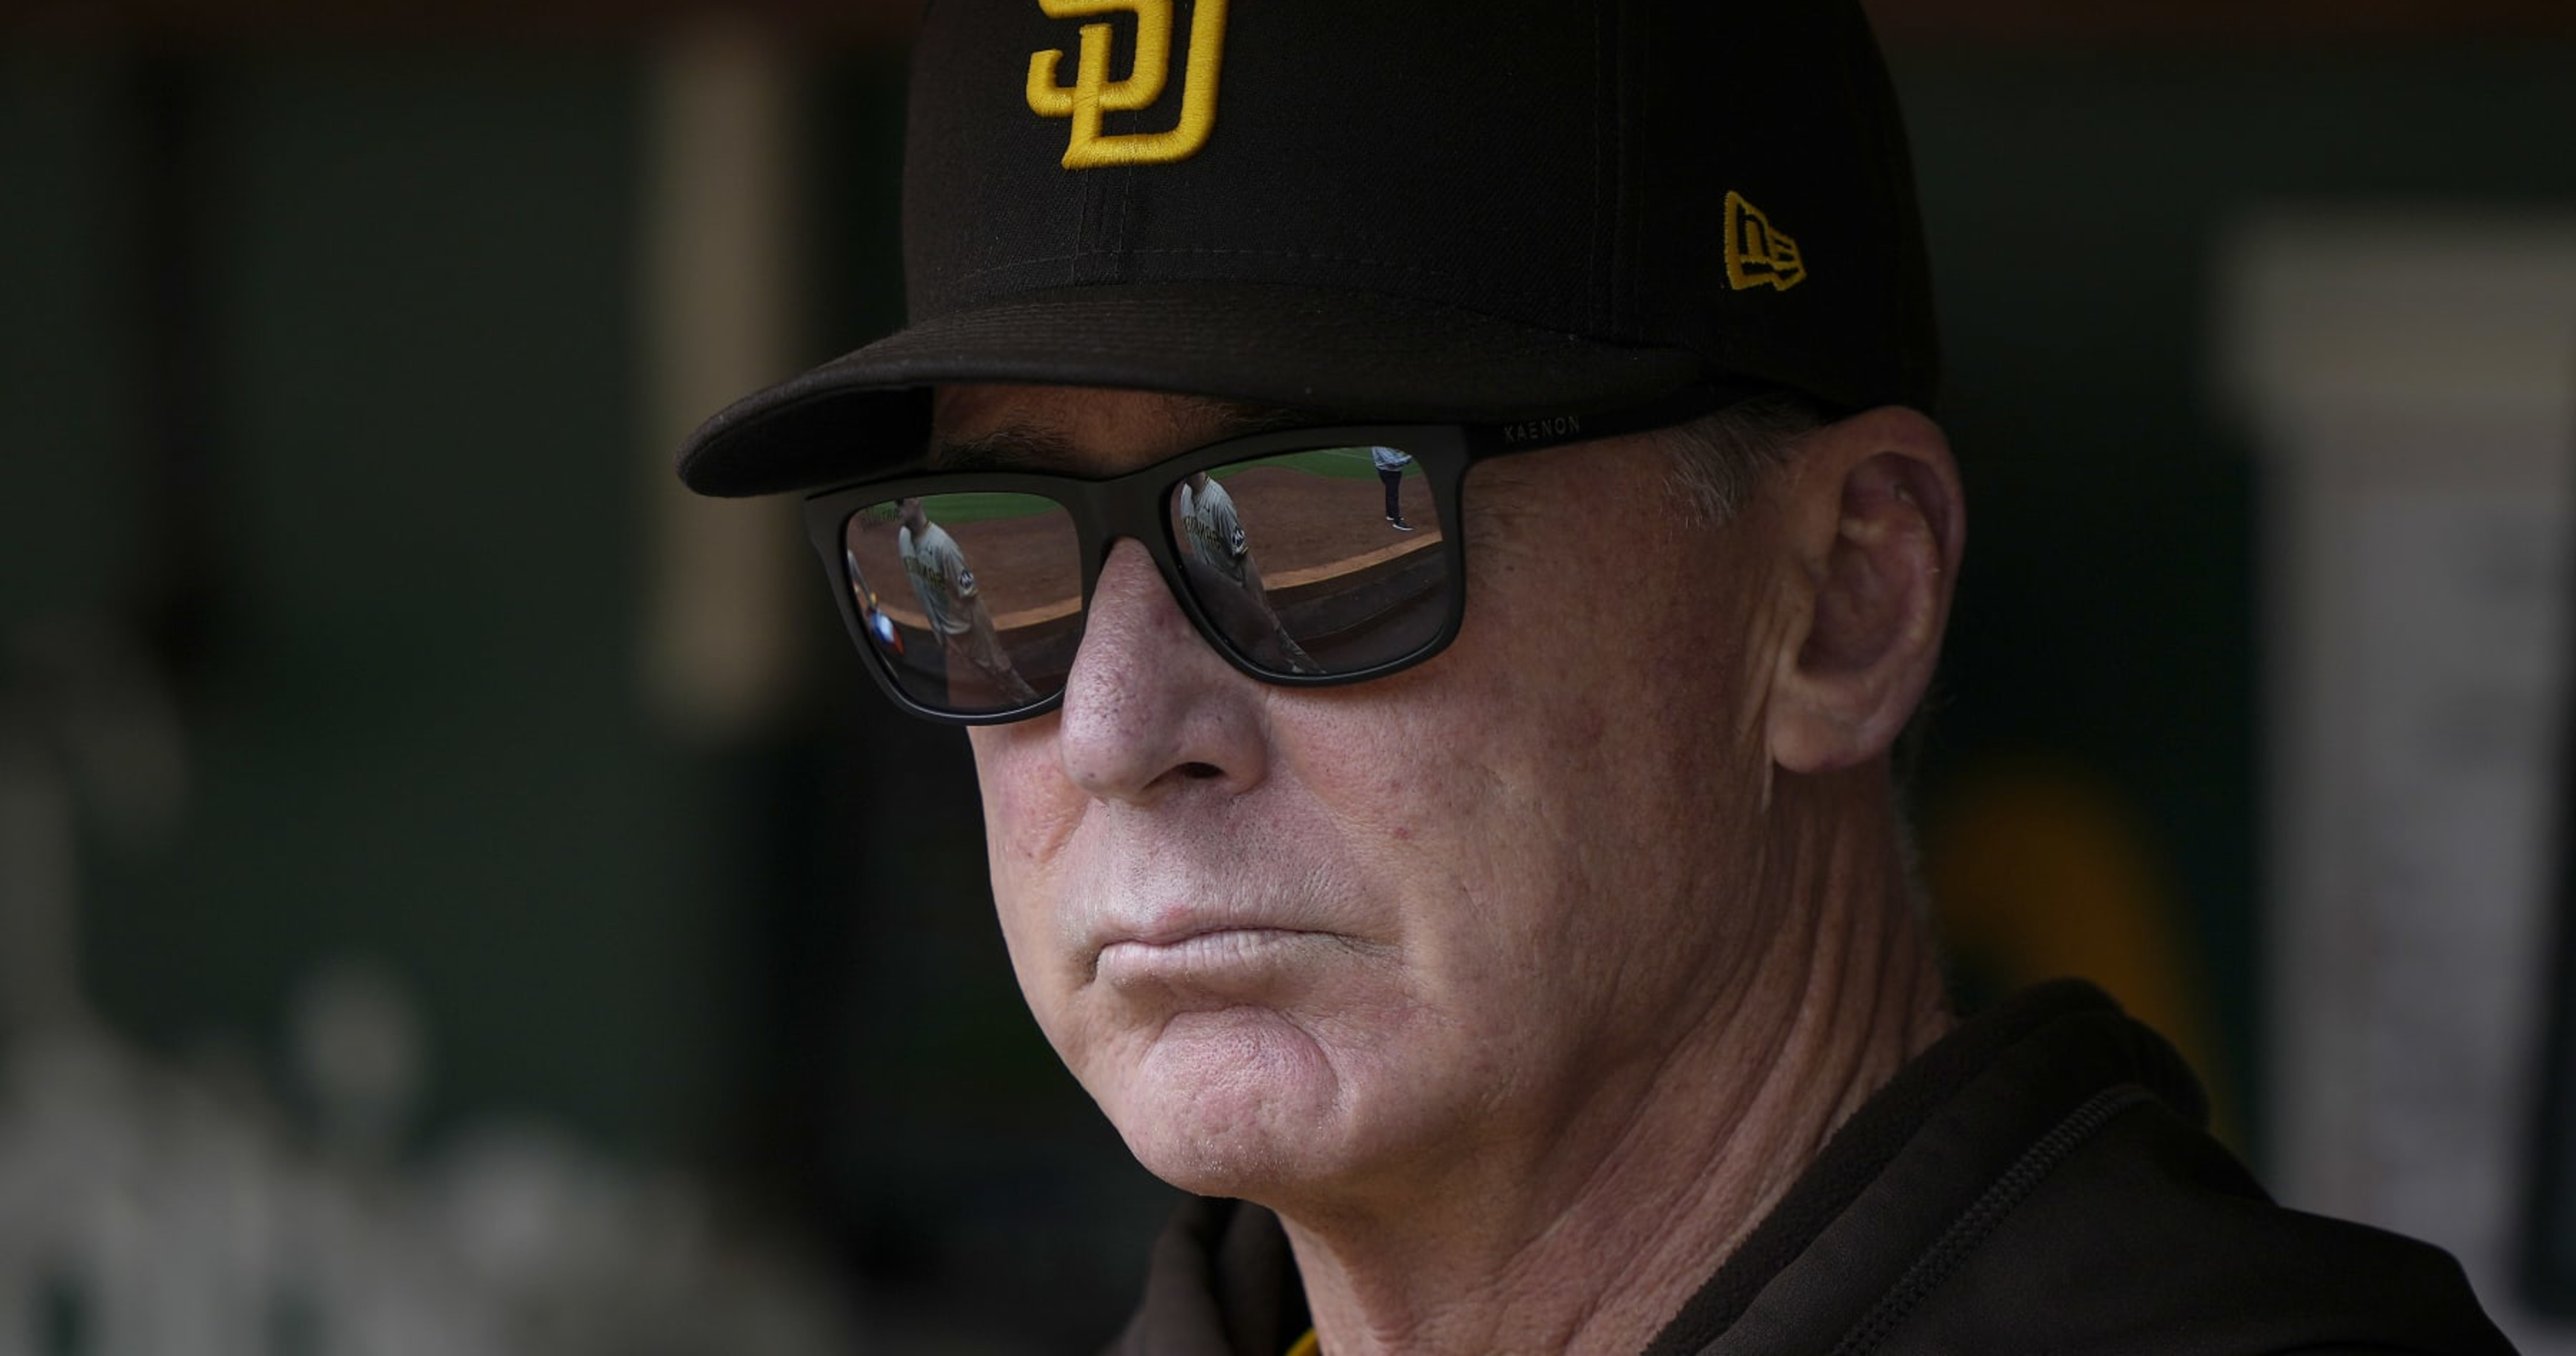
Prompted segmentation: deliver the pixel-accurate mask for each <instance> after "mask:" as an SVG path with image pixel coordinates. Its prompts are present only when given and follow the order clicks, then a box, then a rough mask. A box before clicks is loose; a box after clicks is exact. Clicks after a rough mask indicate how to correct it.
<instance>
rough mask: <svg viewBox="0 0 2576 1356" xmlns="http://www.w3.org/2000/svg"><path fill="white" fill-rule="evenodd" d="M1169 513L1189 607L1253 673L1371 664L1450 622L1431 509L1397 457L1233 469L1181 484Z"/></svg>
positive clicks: (1415, 477)
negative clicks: (1203, 616) (1193, 602)
mask: <svg viewBox="0 0 2576 1356" xmlns="http://www.w3.org/2000/svg"><path fill="white" fill-rule="evenodd" d="M1169 504H1170V513H1171V520H1172V540H1173V542H1174V543H1175V545H1176V546H1177V547H1178V549H1179V555H1180V557H1181V564H1182V572H1183V574H1184V575H1185V576H1186V578H1187V579H1188V581H1189V587H1190V592H1191V595H1192V596H1193V597H1194V598H1196V599H1197V601H1198V604H1199V610H1200V611H1201V612H1203V613H1205V614H1206V615H1207V617H1208V620H1209V621H1210V623H1211V624H1212V625H1213V626H1214V627H1215V628H1216V629H1217V630H1218V631H1219V632H1221V633H1222V634H1223V635H1224V636H1225V637H1226V640H1227V641H1228V643H1230V644H1231V645H1232V646H1233V647H1234V649H1235V650H1236V652H1237V653H1239V654H1241V655H1243V656H1244V657H1246V658H1247V659H1249V660H1251V661H1252V663H1254V664H1256V665H1258V666H1260V667H1262V668H1265V669H1269V670H1272V671H1274V672H1280V673H1313V674H1327V673H1349V672H1353V671H1355V670H1359V669H1365V668H1369V667H1371V666H1373V665H1377V664H1383V663H1387V662H1389V661H1391V660H1395V659H1400V658H1402V657H1404V656H1405V655H1408V654H1410V653H1412V652H1413V651H1415V650H1418V649H1420V648H1421V647H1422V646H1424V645H1426V644H1428V643H1430V641H1431V640H1432V638H1433V637H1435V636H1437V635H1438V634H1439V632H1440V628H1441V625H1442V623H1443V621H1445V620H1446V618H1447V614H1448V607H1449V579H1448V558H1447V554H1446V553H1445V552H1444V551H1443V550H1442V549H1441V545H1440V541H1441V537H1440V513H1439V509H1438V507H1437V506H1436V505H1434V504H1433V502H1432V496H1431V483H1430V480H1429V478H1428V477H1426V476H1425V475H1424V474H1423V473H1422V468H1421V466H1420V465H1419V464H1418V463H1416V462H1415V461H1414V460H1413V458H1412V457H1410V456H1409V455H1407V454H1406V453H1404V452H1402V451H1400V450H1398V449H1395V448H1386V447H1325V448H1313V449H1309V450H1305V451H1298V452H1283V453H1278V454H1275V455H1272V456H1266V457H1255V458H1251V459H1248V460H1245V461H1240V462H1234V463H1231V464H1228V465H1225V466H1219V467H1215V468H1213V469H1212V470H1209V471H1205V472H1200V473H1197V474H1193V475H1191V476H1190V477H1189V478H1187V479H1186V480H1184V481H1182V482H1181V483H1180V484H1178V485H1176V486H1174V487H1173V488H1172V492H1171V498H1170V501H1169Z"/></svg>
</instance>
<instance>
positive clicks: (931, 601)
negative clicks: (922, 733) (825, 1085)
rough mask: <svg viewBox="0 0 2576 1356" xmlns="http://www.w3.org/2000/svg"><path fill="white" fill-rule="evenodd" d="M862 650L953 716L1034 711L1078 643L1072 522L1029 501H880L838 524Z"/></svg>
mask: <svg viewBox="0 0 2576 1356" xmlns="http://www.w3.org/2000/svg"><path fill="white" fill-rule="evenodd" d="M841 546H842V550H843V551H844V552H845V553H846V554H847V559H848V564H849V571H850V588H851V590H852V592H853V595H854V596H853V598H852V600H851V601H852V602H853V603H855V604H856V605H857V608H858V612H859V620H860V623H861V624H862V627H863V629H864V630H865V631H866V636H865V639H864V643H865V644H866V645H867V646H868V648H870V649H873V650H874V651H875V652H876V654H877V656H878V657H879V658H880V659H882V660H884V661H885V665H886V669H887V671H888V672H890V673H892V674H893V675H894V678H895V682H896V683H897V684H899V685H900V686H901V687H902V688H903V690H904V692H905V694H906V695H908V696H910V697H911V698H912V699H913V700H914V701H916V702H919V703H921V704H922V705H923V706H926V707H930V708H932V709H934V710H938V711H945V712H949V713H952V714H955V715H970V716H971V715H989V714H991V713H994V712H998V711H1010V710H1016V709H1018V708H1020V707H1025V706H1032V705H1035V704H1036V703H1037V702H1039V701H1040V700H1043V699H1044V698H1046V697H1048V696H1051V695H1053V694H1054V693H1056V692H1058V691H1060V690H1062V689H1063V687H1064V680H1065V674H1066V673H1067V672H1069V671H1070V670H1071V669H1072V667H1073V652H1074V647H1075V646H1076V645H1077V644H1079V643H1080V642H1081V640H1082V559H1081V547H1080V544H1079V541H1078V539H1077V537H1076V535H1075V532H1074V527H1073V516H1072V515H1071V514H1070V513H1068V512H1066V511H1065V508H1064V506H1063V505H1061V504H1058V503H1056V502H1055V501H1054V500H1052V499H1048V498H1045V497H1043V496H1040V495H1033V494H993V493H969V494H930V495H923V496H921V497H919V498H917V499H890V500H887V501H885V502H883V503H876V504H870V505H868V506H867V507H865V508H862V509H860V510H859V511H858V512H856V513H853V514H851V515H850V516H849V518H848V519H847V520H846V521H844V522H843V523H842V525H841Z"/></svg>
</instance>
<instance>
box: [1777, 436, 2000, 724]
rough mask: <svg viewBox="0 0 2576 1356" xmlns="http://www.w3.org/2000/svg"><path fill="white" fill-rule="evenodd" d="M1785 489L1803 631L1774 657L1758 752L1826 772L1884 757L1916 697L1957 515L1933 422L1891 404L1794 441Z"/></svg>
mask: <svg viewBox="0 0 2576 1356" xmlns="http://www.w3.org/2000/svg"><path fill="white" fill-rule="evenodd" d="M1789 496H1790V502H1789V503H1788V504H1787V505H1785V506H1784V507H1785V511H1786V513H1787V514H1788V523H1789V529H1790V544H1791V549H1792V550H1793V551H1794V552H1796V553H1797V555H1798V561H1797V563H1798V565H1799V566H1800V567H1801V570H1800V577H1802V578H1803V580H1804V582H1805V584H1806V590H1805V592H1804V595H1803V596H1802V597H1801V598H1800V599H1799V600H1797V602H1796V603H1795V604H1794V606H1795V607H1796V608H1797V609H1798V611H1799V613H1800V620H1801V621H1802V622H1803V623H1804V625H1803V627H1802V628H1800V629H1799V630H1798V632H1797V634H1796V635H1794V636H1793V637H1792V638H1791V639H1790V641H1789V643H1787V644H1785V645H1784V646H1783V647H1782V649H1781V652H1780V653H1779V655H1778V656H1777V659H1776V661H1775V662H1776V665H1777V668H1776V671H1775V673H1774V681H1773V688H1772V703H1771V708H1770V714H1769V726H1770V729H1769V734H1770V742H1771V757H1772V760H1773V761H1774V762H1775V763H1777V764H1778V765H1779V766H1780V767H1782V768H1783V769H1785V770H1787V771H1790V772H1802V773H1816V772H1830V771H1833V770H1835V769H1838V768H1844V767H1851V766H1854V765H1857V764H1860V763H1865V762H1868V761H1870V760H1871V759H1874V758H1877V757H1880V756H1881V755H1883V754H1885V753H1886V752H1887V750H1888V747H1889V746H1890V745H1891V744H1893V743H1894V742H1895V740H1896V735H1897V732H1898V731H1900V730H1902V729H1903V728H1904V727H1905V722H1906V720H1907V719H1908V718H1909V717H1911V716H1912V715H1913V713H1914V708H1915V706H1916V705H1917V704H1918V703H1919V702H1921V700H1922V698H1923V692H1924V689H1925V688H1926V687H1928V686H1929V685H1930V683H1931V680H1932V671H1933V668H1934V666H1935V665H1936V664H1937V662H1938V661H1939V658H1940V651H1941V636H1942V632H1943V630H1944V629H1945V628H1946V627H1947V625H1948V622H1949V614H1950V596H1951V587H1952V583H1953V581H1954V580H1955V578H1956V576H1957V572H1958V560H1959V548H1960V546H1961V544H1962V539H1963V537H1964V536H1965V526H1966V518H1965V513H1964V511H1963V508H1962V504H1961V501H1960V495H1959V476H1958V470H1957V467H1956V465H1955V464H1954V463H1953V462H1952V461H1951V459H1950V449H1949V444H1948V442H1947V441H1946V440H1945V439H1944V438H1943V437H1942V436H1941V430H1940V429H1939V428H1938V427H1937V426H1935V425H1934V424H1933V423H1932V421H1931V420H1929V419H1927V418H1925V417H1924V416H1922V415H1921V414H1918V413H1916V412H1914V411H1912V410H1907V409H1898V408H1893V407H1891V408H1886V409H1878V410H1872V411H1870V412H1868V413H1866V414H1860V415H1855V416H1853V417H1852V418H1850V419H1846V420H1844V421H1842V422H1841V423H1838V424H1835V425H1832V426H1831V427H1828V428H1825V429H1820V430H1818V431H1817V432H1815V433H1813V434H1810V435H1808V437H1807V438H1806V439H1804V440H1802V442H1801V444H1800V455H1799V461H1798V465H1797V470H1796V472H1795V473H1794V474H1793V479H1792V481H1791V483H1790V486H1789Z"/></svg>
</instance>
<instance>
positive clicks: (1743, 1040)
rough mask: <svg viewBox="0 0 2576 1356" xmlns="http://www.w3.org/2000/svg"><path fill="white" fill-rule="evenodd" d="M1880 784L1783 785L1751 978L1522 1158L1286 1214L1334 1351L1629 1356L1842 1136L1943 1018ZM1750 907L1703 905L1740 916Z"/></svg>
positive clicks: (1464, 1160)
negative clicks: (1363, 1199)
mask: <svg viewBox="0 0 2576 1356" xmlns="http://www.w3.org/2000/svg"><path fill="white" fill-rule="evenodd" d="M1885 785H1886V784H1885V780H1884V776H1883V774H1880V775H1878V776H1876V777H1874V778H1873V777H1872V776H1870V775H1867V774H1865V773H1862V774H1844V775H1838V776H1836V777H1829V778H1820V779H1793V780H1792V781H1789V782H1784V783H1783V784H1782V785H1781V788H1780V795H1779V798H1778V803H1776V804H1775V805H1774V806H1773V807H1772V813H1773V814H1774V815H1775V816H1777V818H1776V819H1775V826H1776V827H1779V828H1781V829H1784V830H1787V831H1786V832H1782V833H1779V834H1776V835H1774V836H1773V837H1772V839H1771V847H1772V851H1771V852H1770V853H1769V855H1768V856H1767V857H1766V858H1765V859H1764V860H1762V861H1760V862H1759V863H1758V864H1756V865H1755V866H1754V867H1753V869H1752V870H1751V871H1750V872H1749V873H1748V874H1749V877H1750V879H1749V880H1747V881H1746V882H1743V884H1744V885H1745V886H1746V887H1748V888H1750V889H1752V890H1755V891H1758V892H1760V896H1761V898H1762V899H1763V900H1764V901H1765V902H1766V903H1765V906H1766V907H1770V908H1773V909H1775V910H1777V916H1778V917H1779V918H1780V920H1781V923H1780V925H1779V926H1778V927H1776V928H1774V929H1773V930H1772V932H1771V934H1770V936H1769V937H1768V939H1767V944H1766V945H1765V946H1764V947H1763V954H1762V955H1761V956H1760V958H1759V961H1758V962H1757V963H1756V964H1755V965H1753V966H1751V967H1748V968H1746V969H1743V970H1731V971H1730V973H1731V974H1733V975H1735V976H1737V977H1738V978H1739V979H1741V978H1742V977H1743V976H1746V975H1749V976H1750V978H1751V982H1750V983H1749V984H1743V983H1738V984H1737V985H1736V986H1735V987H1734V991H1731V992H1724V993H1712V994H1710V995H1708V996H1707V1001H1706V1003H1705V1004H1704V1006H1703V1007H1702V1008H1701V1009H1700V1010H1699V1011H1696V1012H1690V1013H1677V1014H1676V1019H1677V1020H1676V1022H1675V1025H1674V1029H1673V1030H1672V1032H1671V1033H1670V1037H1669V1039H1668V1040H1666V1041H1664V1042H1663V1043H1662V1044H1661V1045H1660V1046H1658V1047H1657V1048H1656V1049H1655V1050H1653V1051H1651V1052H1649V1053H1648V1054H1647V1055H1646V1056H1645V1057H1643V1058H1640V1059H1637V1060H1635V1061H1632V1062H1630V1063H1629V1064H1627V1065H1626V1066H1624V1067H1622V1068H1621V1069H1619V1070H1617V1071H1615V1072H1614V1073H1613V1074H1612V1075H1611V1076H1609V1077H1608V1078H1606V1079H1605V1087H1604V1090H1603V1095H1602V1096H1601V1097H1599V1098H1597V1099H1595V1102H1594V1104H1593V1105H1591V1106H1589V1107H1587V1109H1586V1111H1585V1112H1584V1114H1583V1115H1582V1116H1581V1117H1579V1118H1578V1119H1577V1121H1576V1122H1574V1123H1572V1124H1570V1125H1568V1126H1566V1127H1564V1128H1563V1132H1562V1133H1558V1134H1553V1135H1550V1136H1547V1137H1545V1138H1546V1139H1547V1140H1548V1142H1547V1143H1544V1144H1540V1145H1536V1146H1534V1147H1532V1148H1531V1149H1530V1151H1529V1152H1527V1153H1522V1154H1509V1155H1507V1154H1498V1153H1478V1154H1462V1155H1459V1156H1457V1157H1458V1159H1459V1161H1456V1162H1444V1163H1439V1164H1426V1165H1425V1171H1424V1174H1423V1177H1422V1179H1421V1180H1420V1182H1419V1183H1418V1185H1419V1186H1420V1187H1421V1188H1422V1189H1420V1190H1417V1191H1412V1192H1408V1193H1407V1194H1406V1199H1405V1200H1404V1201H1403V1202H1402V1203H1401V1205H1400V1207H1398V1208H1391V1209H1390V1208H1379V1209H1365V1208H1354V1207H1352V1206H1350V1205H1349V1204H1347V1203H1337V1204H1336V1205H1334V1206H1332V1207H1329V1208H1312V1209H1301V1208H1299V1204H1298V1203H1296V1202H1282V1203H1279V1211H1280V1215H1281V1218H1282V1220H1283V1222H1284V1223H1285V1224H1286V1225H1287V1229H1288V1235H1289V1239H1290V1242H1291V1244H1292V1245H1293V1246H1294V1248H1295V1250H1296V1254H1297V1262H1298V1268H1299V1271H1300V1272H1301V1274H1302V1275H1303V1277H1304V1279H1305V1284H1306V1294H1307V1302H1308V1305H1309V1307H1310V1309H1311V1310H1312V1312H1313V1313H1314V1315H1315V1321H1316V1327H1317V1329H1318V1331H1319V1332H1320V1333H1321V1334H1322V1336H1323V1350H1324V1351H1326V1352H1328V1353H1330V1354H1331V1356H1447V1354H1449V1353H1456V1354H1457V1356H1468V1354H1469V1353H1474V1354H1475V1356H1521V1354H1523V1353H1529V1354H1531V1356H1535V1353H1540V1352H1546V1353H1563V1356H1633V1353H1635V1352H1637V1351H1639V1350H1641V1349H1643V1348H1644V1347H1645V1345H1646V1344H1647V1342H1649V1341H1650V1340H1652V1338H1653V1336H1654V1334H1655V1333H1656V1332H1657V1331H1658V1330H1659V1329H1660V1328H1661V1327H1662V1326H1663V1324H1664V1323H1665V1322H1667V1321H1668V1320H1669V1319H1670V1318H1671V1316H1672V1315H1673V1314H1674V1313H1675V1312H1677V1311H1678V1310H1679V1309H1680V1308H1681V1306H1682V1304H1683V1302H1684V1301H1686V1300H1687V1299H1688V1298H1689V1297H1690V1296H1691V1294H1692V1293H1693V1292H1694V1291H1696V1290H1697V1289H1698V1288H1699V1286H1700V1285H1702V1284H1703V1283H1705V1282H1706V1280H1707V1279H1708V1277H1709V1276H1710V1274H1711V1273H1712V1272H1713V1271H1714V1270H1715V1269H1716V1268H1717V1266H1718V1265H1719V1264H1720V1263H1721V1262H1722V1261H1723V1260H1724V1259H1725V1257H1726V1256H1727V1255H1728V1254H1729V1253H1731V1252H1732V1251H1733V1250H1734V1249H1735V1247H1736V1246H1737V1244H1739V1243H1740V1242H1742V1240H1743V1239H1744V1237H1745V1235H1747V1234H1748V1233H1750V1232H1751V1231H1752V1229H1753V1227H1754V1226H1755V1225H1756V1224H1758V1223H1759V1222H1760V1221H1761V1219H1762V1217H1763V1216H1764V1215H1765V1214H1766V1213H1768V1212H1769V1211H1770V1209H1771V1207H1772V1206H1773V1205H1775V1204H1777V1203H1778V1202H1779V1200H1780V1198H1781V1196H1783V1195H1784V1194H1786V1193H1787V1191H1788V1189H1789V1187H1790V1185H1791V1184H1792V1183H1793V1182H1794V1181H1795V1180H1796V1178H1797V1176H1798V1174H1799V1173H1800V1172H1802V1171H1803V1170H1804V1169H1805V1168H1806V1166H1807V1164H1808V1163H1810V1162H1811V1161H1813V1159H1814V1158H1815V1156H1816V1154H1817V1153H1818V1152H1819V1151H1821V1150H1822V1149H1823V1147H1824V1144H1825V1141H1826V1140H1827V1139H1828V1138H1829V1137H1830V1136H1831V1135H1832V1134H1833V1132H1834V1130H1835V1129H1836V1128H1837V1127H1839V1126H1840V1125H1841V1124H1842V1122H1843V1121H1844V1120H1845V1119H1846V1118H1847V1117H1849V1116H1850V1115H1851V1113H1852V1112H1854V1111H1855V1110H1857V1109H1859V1107H1860V1105H1861V1103H1862V1102H1864V1101H1866V1100H1867V1099H1868V1097H1869V1095H1870V1094H1871V1093H1872V1092H1874V1091H1876V1090H1877V1089H1878V1087H1879V1086H1880V1085H1881V1084H1883V1083H1885V1082H1886V1081H1887V1080H1888V1078H1890V1077H1891V1076H1893V1075H1894V1074H1895V1072H1896V1071H1897V1069H1898V1068H1899V1067H1901V1066H1902V1065H1903V1064H1904V1063H1905V1061H1906V1060H1907V1059H1909V1058H1911V1057H1912V1056H1913V1055H1914V1054H1915V1053H1917V1052H1918V1051H1920V1050H1921V1049H1922V1048H1923V1047H1924V1046H1926V1045H1928V1044H1930V1043H1931V1042H1932V1041H1933V1040H1934V1039H1935V1038H1937V1037H1938V1036H1939V1035H1940V1034H1941V1032H1942V1031H1943V1030H1944V1029H1945V1028H1946V1026H1947V1023H1948V1019H1947V1017H1946V1015H1945V1014H1944V1011H1943V1008H1942V1005H1941V990H1940V979H1939V975H1938V973H1937V969H1936V967H1935V964H1934V959H1933V952H1932V947H1931V945H1930V943H1929V941H1928V939H1927V938H1926V936H1925V934H1924V930H1923V927H1922V925H1921V924H1920V923H1919V922H1918V921H1917V919H1916V918H1915V910H1914V908H1913V905H1912V902H1911V897H1910V891H1909V888H1908V884H1907V880H1906V875H1905V870H1904V863H1903V861H1902V857H1901V854H1900V851H1899V849H1898V847H1897V843H1898V837H1897V832H1896V825H1895V816H1894V812H1893V809H1892V807H1891V805H1890V804H1889V801H1888V797H1887V792H1886V790H1885ZM1737 903H1738V901H1734V900H1724V901H1712V904H1713V905H1722V906H1724V907H1736V906H1737Z"/></svg>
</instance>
